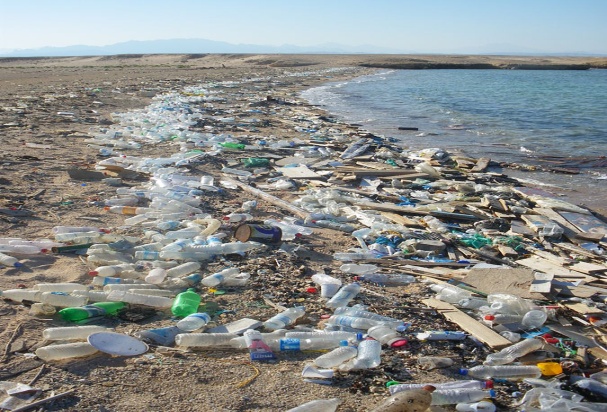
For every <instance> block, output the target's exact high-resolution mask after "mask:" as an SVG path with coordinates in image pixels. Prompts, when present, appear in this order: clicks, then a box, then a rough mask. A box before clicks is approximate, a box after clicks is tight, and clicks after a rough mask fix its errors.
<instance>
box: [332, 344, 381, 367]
mask: <svg viewBox="0 0 607 412" xmlns="http://www.w3.org/2000/svg"><path fill="white" fill-rule="evenodd" d="M380 363H381V343H380V342H379V341H377V340H375V339H366V340H363V341H362V342H360V343H359V344H358V353H357V355H356V358H354V359H352V360H351V361H349V362H347V363H344V364H343V365H341V366H340V367H339V369H340V370H343V371H349V370H358V369H371V368H375V367H377V366H379V364H380Z"/></svg>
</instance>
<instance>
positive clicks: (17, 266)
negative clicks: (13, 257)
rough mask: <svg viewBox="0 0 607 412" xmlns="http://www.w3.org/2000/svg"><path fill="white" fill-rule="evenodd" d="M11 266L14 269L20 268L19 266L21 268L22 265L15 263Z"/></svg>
mask: <svg viewBox="0 0 607 412" xmlns="http://www.w3.org/2000/svg"><path fill="white" fill-rule="evenodd" d="M13 266H14V267H16V268H20V267H21V266H23V263H21V262H15V263H14V264H13Z"/></svg>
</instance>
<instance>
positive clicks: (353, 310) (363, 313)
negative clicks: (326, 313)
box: [333, 305, 403, 327]
mask: <svg viewBox="0 0 607 412" xmlns="http://www.w3.org/2000/svg"><path fill="white" fill-rule="evenodd" d="M363 308H364V306H363V305H354V306H342V307H339V308H335V310H334V311H333V314H334V315H347V316H355V317H357V318H365V319H372V320H375V321H377V322H380V323H381V324H384V325H388V326H393V327H397V326H400V325H402V324H403V322H402V321H401V320H398V319H395V318H391V317H389V316H382V315H378V314H377V313H373V312H369V311H368V310H364V309H363Z"/></svg>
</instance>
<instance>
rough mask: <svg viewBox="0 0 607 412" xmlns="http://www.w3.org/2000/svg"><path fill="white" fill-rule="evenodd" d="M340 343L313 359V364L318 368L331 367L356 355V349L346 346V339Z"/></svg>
mask: <svg viewBox="0 0 607 412" xmlns="http://www.w3.org/2000/svg"><path fill="white" fill-rule="evenodd" d="M340 345H341V346H340V347H338V348H335V349H333V350H332V351H331V352H329V353H325V354H324V355H321V356H319V357H318V358H316V359H314V364H315V365H316V366H318V367H320V368H333V367H335V366H339V365H341V364H342V363H344V362H346V361H348V360H350V359H352V358H353V357H355V356H356V355H357V353H358V349H356V348H355V347H353V346H348V341H341V342H340Z"/></svg>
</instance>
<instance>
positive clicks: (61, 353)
mask: <svg viewBox="0 0 607 412" xmlns="http://www.w3.org/2000/svg"><path fill="white" fill-rule="evenodd" d="M95 353H97V349H95V348H94V347H93V346H92V345H91V344H90V343H88V342H76V343H65V344H60V345H50V346H44V347H42V348H38V349H36V356H38V357H39V358H40V359H42V360H43V361H47V362H48V361H56V360H64V359H72V358H82V357H85V356H90V355H93V354H95Z"/></svg>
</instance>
